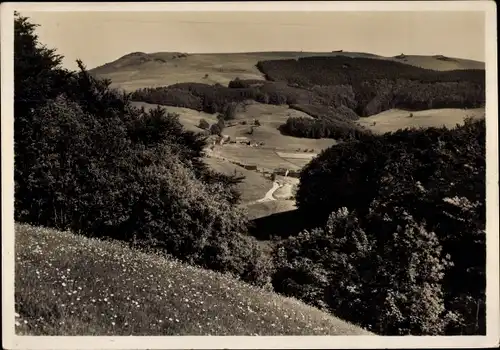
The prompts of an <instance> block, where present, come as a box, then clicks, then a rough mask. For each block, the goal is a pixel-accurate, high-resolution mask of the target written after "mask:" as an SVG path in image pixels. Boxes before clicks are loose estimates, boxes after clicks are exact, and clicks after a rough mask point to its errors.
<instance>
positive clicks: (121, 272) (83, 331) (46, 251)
mask: <svg viewBox="0 0 500 350" xmlns="http://www.w3.org/2000/svg"><path fill="white" fill-rule="evenodd" d="M16 312H17V313H18V314H19V317H18V319H17V320H16V321H17V324H18V326H17V327H16V328H17V332H18V333H20V334H30V335H371V333H369V332H366V331H364V330H362V329H360V328H358V327H356V326H353V325H351V324H348V323H346V322H344V321H341V320H339V319H337V318H335V317H332V316H330V315H328V314H326V313H323V312H321V311H319V310H317V309H315V308H312V307H309V306H306V305H305V304H302V303H301V302H298V301H296V300H294V299H290V298H284V297H281V296H278V295H277V294H274V293H270V292H266V291H263V290H261V289H258V288H255V287H252V286H249V285H247V284H244V283H242V282H239V281H236V280H235V279H233V278H231V277H229V276H226V275H221V274H218V273H214V272H211V271H207V270H202V269H199V268H195V267H191V266H187V265H184V264H181V263H179V262H175V261H172V260H168V259H165V258H162V257H159V256H157V255H154V254H145V253H141V252H138V251H136V250H132V249H130V248H128V247H126V246H125V245H123V244H120V243H117V242H104V241H99V240H94V239H88V238H84V237H83V236H77V235H73V234H71V233H62V232H58V231H54V230H48V229H43V228H38V227H31V226H27V225H17V226H16Z"/></svg>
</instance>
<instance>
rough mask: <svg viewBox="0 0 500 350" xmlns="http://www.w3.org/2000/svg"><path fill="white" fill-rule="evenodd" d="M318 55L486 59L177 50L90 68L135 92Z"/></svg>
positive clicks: (433, 61)
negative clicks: (272, 62)
mask: <svg viewBox="0 0 500 350" xmlns="http://www.w3.org/2000/svg"><path fill="white" fill-rule="evenodd" d="M314 56H346V57H364V58H376V59H381V60H390V61H396V62H401V63H405V64H408V65H413V66H417V67H421V68H426V69H433V70H439V71H446V70H455V69H484V63H483V62H478V61H472V60H466V59H461V58H452V57H450V58H449V57H445V56H439V55H437V56H421V55H420V56H419V55H407V56H406V55H403V56H401V55H399V56H394V57H384V56H378V55H374V54H370V53H359V52H249V53H222V54H221V53H214V54H186V53H176V52H157V53H144V52H133V53H130V54H127V55H125V56H123V57H120V58H118V59H117V60H115V61H113V62H109V63H106V64H103V65H102V66H99V67H96V68H94V69H92V70H90V72H91V73H93V74H95V75H97V76H99V77H101V78H109V79H111V80H112V82H113V85H112V86H113V87H117V88H121V89H124V90H126V91H129V92H132V91H135V90H136V89H139V88H146V87H159V86H167V85H172V84H177V83H183V82H193V83H206V84H215V83H219V84H222V85H225V86H227V84H228V83H229V82H230V81H231V80H234V79H235V78H240V79H258V80H265V77H264V75H263V74H262V72H260V71H259V70H258V69H257V67H256V64H257V62H259V61H264V60H280V59H297V58H299V57H314Z"/></svg>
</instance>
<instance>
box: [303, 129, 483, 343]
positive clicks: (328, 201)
mask: <svg viewBox="0 0 500 350" xmlns="http://www.w3.org/2000/svg"><path fill="white" fill-rule="evenodd" d="M485 165H486V163H485V121H484V120H478V121H471V120H467V121H466V122H465V124H464V125H462V126H458V127H456V128H454V129H452V130H449V129H446V128H429V129H424V130H416V129H407V130H400V131H397V132H395V133H388V134H385V135H382V136H375V135H369V136H365V137H364V139H363V142H349V143H344V144H339V145H336V146H334V147H331V148H330V149H327V150H325V151H323V152H322V153H321V154H320V155H319V156H318V157H317V158H315V159H313V160H312V161H311V162H310V163H309V164H308V165H307V166H306V167H305V168H304V170H303V171H302V174H301V182H300V185H299V189H298V192H297V204H298V207H299V208H300V210H301V211H303V212H305V214H304V215H306V216H307V217H308V218H309V221H310V225H311V227H321V226H322V225H323V223H324V222H325V220H327V217H328V215H329V213H331V212H334V211H337V210H338V209H339V208H342V207H347V208H348V209H349V210H350V211H355V212H356V213H357V216H358V218H359V219H360V220H361V219H362V218H365V217H367V216H369V215H375V214H373V211H375V213H376V215H378V216H379V217H381V218H383V217H385V216H387V217H389V218H393V219H398V220H399V219H400V218H398V217H397V216H395V215H394V212H395V211H396V210H397V212H403V211H406V213H407V214H408V215H411V216H412V217H413V218H414V220H415V222H416V223H418V224H419V225H421V226H423V227H424V228H425V230H426V231H427V232H434V233H435V235H436V237H437V238H438V240H439V244H440V245H441V246H442V249H443V254H444V256H446V255H449V257H450V260H451V262H452V263H453V266H447V267H446V270H445V276H444V279H443V282H442V283H443V292H444V302H445V306H446V309H447V310H448V311H450V312H452V313H453V316H454V318H453V319H451V320H450V323H448V325H447V327H446V330H445V333H446V334H481V333H484V331H485V323H484V322H485V314H484V300H485V299H484V298H485V264H486V260H485V253H486V245H485ZM374 201H375V202H376V203H378V204H377V205H376V206H375V207H373V203H374ZM398 215H400V216H401V215H402V214H398ZM370 222H371V221H370ZM370 222H364V223H363V225H364V226H363V227H364V229H365V232H366V233H367V234H368V233H370V234H373V235H374V236H376V237H378V236H380V235H382V234H383V233H382V231H381V228H380V227H379V226H380V225H379V224H378V223H377V224H370ZM464 305H469V306H467V307H465V306H464ZM471 305H473V306H472V308H471V307H470V306H471Z"/></svg>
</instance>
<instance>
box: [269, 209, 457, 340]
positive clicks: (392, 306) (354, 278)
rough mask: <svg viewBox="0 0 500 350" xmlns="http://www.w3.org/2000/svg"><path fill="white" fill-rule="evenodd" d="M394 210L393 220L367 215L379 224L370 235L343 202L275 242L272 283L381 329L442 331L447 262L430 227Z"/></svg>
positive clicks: (391, 332) (396, 332)
mask: <svg viewBox="0 0 500 350" xmlns="http://www.w3.org/2000/svg"><path fill="white" fill-rule="evenodd" d="M392 214H395V216H396V217H397V218H398V219H397V220H391V219H388V218H389V217H390V214H389V213H385V215H387V216H386V217H379V216H377V215H373V217H370V218H369V219H368V220H369V221H376V222H377V223H378V224H380V225H382V228H380V229H379V230H378V231H377V234H374V233H372V234H370V233H368V232H369V231H365V229H364V228H363V227H362V224H361V223H360V222H359V221H358V219H357V217H356V215H355V214H354V213H350V212H349V211H348V210H347V209H346V208H342V209H339V210H338V211H336V212H334V213H332V214H331V215H330V217H329V219H328V222H327V223H326V225H325V226H324V227H323V228H320V229H315V230H312V231H311V232H309V231H304V232H302V233H300V234H299V235H298V236H297V237H292V238H289V239H288V240H285V241H284V242H282V243H280V244H279V245H278V247H277V249H276V251H275V259H276V265H277V266H276V267H277V271H276V273H275V275H274V277H273V284H274V286H275V288H276V290H277V291H279V292H282V293H285V294H287V295H293V296H295V297H299V298H300V299H302V300H304V301H306V302H308V303H310V304H313V305H316V306H318V307H321V308H325V309H328V310H330V311H332V312H334V313H335V314H337V315H338V316H340V317H343V318H345V319H347V320H349V321H351V322H355V323H358V324H361V325H362V326H364V327H366V328H368V329H369V330H372V331H374V332H376V333H379V334H385V335H406V334H412V335H426V334H427V335H432V334H440V333H441V332H442V330H443V328H444V326H445V325H446V322H447V321H448V319H449V317H446V316H447V313H446V312H445V310H444V302H443V296H442V291H441V282H442V278H443V271H444V269H445V267H446V265H447V261H446V260H445V259H443V258H442V256H441V247H440V246H439V241H438V239H437V237H436V235H435V234H433V233H429V232H427V231H426V230H425V228H424V227H423V226H422V225H419V224H417V223H416V222H415V221H414V219H413V218H412V217H411V216H409V215H407V214H405V213H404V212H394V213H392ZM443 316H444V317H443Z"/></svg>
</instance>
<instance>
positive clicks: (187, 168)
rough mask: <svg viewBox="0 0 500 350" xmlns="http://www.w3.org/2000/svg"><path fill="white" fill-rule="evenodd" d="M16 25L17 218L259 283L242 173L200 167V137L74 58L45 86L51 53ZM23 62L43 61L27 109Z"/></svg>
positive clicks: (21, 22)
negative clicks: (71, 67)
mask: <svg viewBox="0 0 500 350" xmlns="http://www.w3.org/2000/svg"><path fill="white" fill-rule="evenodd" d="M16 26H18V27H19V28H18V33H17V34H16V39H15V40H16V41H17V40H20V37H21V38H23V40H24V38H25V37H24V36H27V37H30V36H31V41H29V40H26V42H24V43H23V45H17V46H16V51H15V80H16V87H15V88H16V91H15V99H16V103H17V105H18V106H21V108H18V109H15V119H16V120H18V121H20V122H17V123H15V130H16V139H15V142H16V143H17V142H24V143H23V147H19V148H16V152H17V153H16V163H15V168H16V174H17V176H16V179H15V180H16V188H15V218H16V220H18V221H21V222H28V223H31V224H33V225H41V226H49V227H54V228H57V229H63V230H64V229H71V230H73V231H75V232H80V233H82V234H85V235H88V236H94V237H112V238H117V239H121V240H125V241H128V242H130V243H131V244H134V245H138V246H145V247H147V248H158V249H160V250H163V251H164V252H166V253H168V254H171V255H173V256H175V257H177V258H179V259H181V260H183V261H187V262H190V263H194V264H197V265H201V266H203V267H206V268H210V269H214V270H218V271H227V272H231V273H234V274H235V275H238V276H240V277H242V278H243V279H245V280H248V281H250V282H253V283H257V284H262V283H265V276H264V272H263V271H265V270H264V267H265V266H268V264H267V263H265V261H264V260H261V255H262V254H261V252H260V250H259V247H258V246H257V244H256V242H255V240H254V239H252V238H250V237H249V236H247V235H246V225H247V223H246V218H245V215H244V213H243V212H241V210H240V209H238V207H237V206H235V205H234V204H235V203H236V201H237V199H238V195H237V193H235V187H234V185H235V184H236V183H237V182H238V181H240V180H241V179H237V178H236V177H234V176H226V175H222V174H217V173H215V172H213V171H211V170H209V169H208V168H207V166H206V165H204V163H203V161H202V159H201V157H202V150H203V147H204V145H205V140H204V138H203V137H202V136H200V135H197V134H195V133H192V132H189V131H185V130H184V129H183V128H182V125H181V124H180V123H179V121H178V117H177V116H176V115H170V114H166V112H165V110H164V109H162V108H156V109H152V110H150V111H149V112H147V113H146V112H145V111H144V109H137V108H134V107H133V106H132V105H131V104H130V102H129V101H130V98H129V96H128V95H124V94H122V93H118V92H116V91H114V90H112V89H110V88H109V83H110V82H109V81H102V80H98V79H95V78H93V77H92V76H90V75H89V74H88V73H87V71H86V70H85V67H84V66H83V65H82V64H81V62H79V65H80V72H78V73H70V72H62V73H64V74H65V79H61V80H58V83H59V84H62V86H61V85H55V84H54V85H52V81H51V79H52V78H51V77H52V76H53V75H55V76H59V75H58V74H59V71H58V68H57V67H58V61H57V59H54V58H51V57H50V55H48V54H47V51H44V50H45V49H40V47H39V45H38V43H37V42H36V40H35V37H34V36H33V33H32V31H31V27H30V26H29V25H28V24H27V20H26V19H23V18H21V17H16ZM21 33H22V34H21ZM30 45H31V47H30V49H29V50H27V49H26V47H27V46H30ZM26 55H28V57H26ZM47 55H48V56H47ZM30 59H31V60H33V61H35V60H40V61H43V60H46V61H47V62H48V63H45V65H43V66H41V67H40V74H39V75H40V76H41V78H40V79H41V83H42V86H45V87H46V89H47V91H44V92H43V94H44V95H41V94H42V92H40V94H39V95H38V96H40V97H41V99H40V100H38V101H37V104H34V105H30V107H31V109H29V110H26V108H23V107H25V104H24V103H25V102H26V101H24V99H25V98H26V96H30V94H32V91H35V90H34V89H36V87H34V86H33V84H34V82H36V81H33V80H30V79H24V80H21V78H22V77H26V76H27V74H28V73H27V72H26V70H30V69H32V68H30V66H29V65H27V64H25V63H26V62H29V61H30ZM51 60H53V61H52V62H49V61H51ZM52 71H54V72H52ZM62 73H61V74H62ZM45 77H48V78H45ZM45 79H48V82H46V81H45ZM44 83H45V85H43V84H44ZM50 89H53V90H52V91H51V90H50ZM18 135H29V138H27V139H23V140H19V139H17V137H18ZM256 279H259V280H256Z"/></svg>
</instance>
